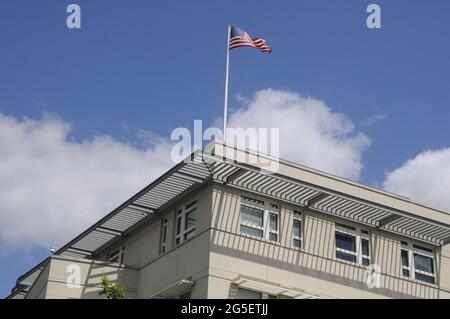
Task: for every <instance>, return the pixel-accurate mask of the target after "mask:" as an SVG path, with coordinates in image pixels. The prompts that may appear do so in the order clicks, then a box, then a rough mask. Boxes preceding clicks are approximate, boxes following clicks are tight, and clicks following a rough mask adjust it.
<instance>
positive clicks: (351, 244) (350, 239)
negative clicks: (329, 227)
mask: <svg viewBox="0 0 450 319" xmlns="http://www.w3.org/2000/svg"><path fill="white" fill-rule="evenodd" d="M336 247H338V248H341V249H345V250H350V251H353V252H356V245H355V237H354V236H351V235H347V234H342V233H338V232H336Z"/></svg>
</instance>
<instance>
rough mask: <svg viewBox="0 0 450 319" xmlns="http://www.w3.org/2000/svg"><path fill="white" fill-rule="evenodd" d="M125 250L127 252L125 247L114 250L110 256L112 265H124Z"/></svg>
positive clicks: (109, 259)
mask: <svg viewBox="0 0 450 319" xmlns="http://www.w3.org/2000/svg"><path fill="white" fill-rule="evenodd" d="M124 250H125V247H123V246H122V247H120V248H117V249H116V250H113V251H112V252H111V253H110V254H109V255H108V261H109V262H112V263H119V264H122V263H123V255H124Z"/></svg>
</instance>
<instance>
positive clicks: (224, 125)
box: [223, 26, 231, 144]
mask: <svg viewBox="0 0 450 319" xmlns="http://www.w3.org/2000/svg"><path fill="white" fill-rule="evenodd" d="M230 36H231V26H228V37H227V38H228V40H227V67H226V74H225V103H224V110H223V142H224V144H226V141H227V140H226V136H227V113H228V69H229V67H230Z"/></svg>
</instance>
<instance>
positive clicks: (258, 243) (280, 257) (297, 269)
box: [208, 185, 450, 298]
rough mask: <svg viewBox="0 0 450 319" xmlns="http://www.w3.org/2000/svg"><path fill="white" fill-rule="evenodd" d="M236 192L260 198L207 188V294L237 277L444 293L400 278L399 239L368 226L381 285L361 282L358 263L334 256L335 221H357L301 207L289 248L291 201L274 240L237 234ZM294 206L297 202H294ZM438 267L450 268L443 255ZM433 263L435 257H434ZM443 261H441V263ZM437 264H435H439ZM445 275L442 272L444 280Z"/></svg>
mask: <svg viewBox="0 0 450 319" xmlns="http://www.w3.org/2000/svg"><path fill="white" fill-rule="evenodd" d="M242 194H246V195H247V196H253V197H254V198H263V197H259V196H257V195H252V194H251V193H244V192H243V191H241V190H235V189H231V188H224V187H223V186H220V185H216V186H215V188H214V191H213V196H212V198H213V202H212V205H213V219H212V226H213V229H212V231H211V255H210V261H209V262H210V264H209V265H210V276H211V277H210V283H209V286H208V297H226V296H228V295H229V294H230V289H231V288H232V284H231V283H232V282H233V280H235V279H236V278H237V277H239V276H248V277H252V278H254V279H256V280H262V281H268V282H272V283H274V284H277V285H283V286H286V287H292V288H296V289H304V290H306V291H308V292H310V293H312V294H316V295H320V296H321V297H324V298H380V297H392V298H416V297H419V298H437V297H439V296H440V297H443V296H444V295H447V294H446V293H445V292H442V291H441V292H440V291H439V290H438V289H437V288H436V286H434V285H428V284H425V283H419V282H415V281H413V280H409V279H404V278H402V277H401V276H400V271H401V265H400V262H401V261H400V240H407V239H405V238H401V237H396V236H394V235H392V234H390V233H384V232H380V231H378V230H376V229H374V228H368V227H366V226H364V227H363V228H365V229H367V230H369V231H370V237H371V241H370V242H371V258H372V263H377V264H379V265H380V266H381V271H382V272H381V287H380V288H374V289H370V288H368V287H367V284H366V279H367V275H368V273H367V271H366V269H365V268H364V267H361V266H356V265H353V264H350V263H346V262H342V261H340V260H337V259H336V258H335V257H334V255H335V237H334V225H335V221H340V222H342V223H345V224H347V225H351V226H361V225H358V224H354V223H351V222H349V221H343V220H338V219H335V218H332V217H330V216H329V215H325V214H321V213H317V212H313V211H305V212H303V221H304V226H303V227H304V236H303V249H302V250H297V249H293V248H292V247H291V239H292V238H291V237H290V236H292V232H291V227H292V226H291V225H292V218H293V214H292V210H293V209H294V208H295V207H293V206H291V205H283V204H281V203H279V202H277V201H274V200H271V199H270V200H269V201H271V202H273V203H275V204H281V214H280V235H281V236H280V242H279V243H273V242H269V241H265V240H259V239H253V238H249V237H247V236H242V235H240V234H239V230H238V227H239V207H240V197H241V195H242ZM297 209H300V207H297ZM449 251H450V249H447V250H446V256H447V258H446V259H444V258H442V259H443V261H442V263H443V267H447V270H441V272H442V271H443V272H447V274H448V271H449V270H450V268H449V267H448V266H449V262H450V258H448V256H450V255H449ZM437 262H438V263H439V262H440V261H439V258H437ZM444 263H446V265H444ZM443 267H441V268H443ZM448 277H449V276H448V275H446V276H444V275H443V276H442V278H443V279H444V278H445V280H446V284H448V282H449V278H448Z"/></svg>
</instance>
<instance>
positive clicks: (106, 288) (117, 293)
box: [98, 276, 125, 299]
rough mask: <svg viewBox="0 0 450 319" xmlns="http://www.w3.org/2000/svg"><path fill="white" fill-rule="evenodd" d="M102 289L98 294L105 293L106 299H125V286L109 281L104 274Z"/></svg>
mask: <svg viewBox="0 0 450 319" xmlns="http://www.w3.org/2000/svg"><path fill="white" fill-rule="evenodd" d="M102 287H103V290H102V291H100V292H99V293H98V294H99V295H106V298H107V299H125V287H124V286H122V285H121V284H118V283H114V284H113V283H111V281H109V279H108V278H107V277H106V276H103V277H102Z"/></svg>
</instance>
